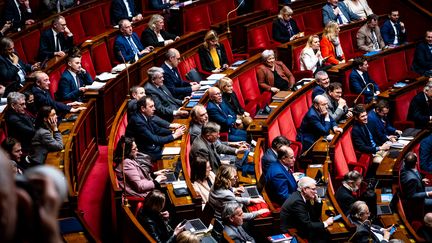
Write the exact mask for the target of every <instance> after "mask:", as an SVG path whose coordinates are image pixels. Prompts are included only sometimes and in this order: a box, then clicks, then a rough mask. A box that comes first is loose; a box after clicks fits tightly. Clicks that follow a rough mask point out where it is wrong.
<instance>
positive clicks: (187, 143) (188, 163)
mask: <svg viewBox="0 0 432 243" xmlns="http://www.w3.org/2000/svg"><path fill="white" fill-rule="evenodd" d="M190 150H191V144H190V134H189V133H188V135H187V136H186V153H185V154H186V158H185V159H186V171H187V173H188V175H189V177H190V176H191V166H190V160H189V153H190Z"/></svg>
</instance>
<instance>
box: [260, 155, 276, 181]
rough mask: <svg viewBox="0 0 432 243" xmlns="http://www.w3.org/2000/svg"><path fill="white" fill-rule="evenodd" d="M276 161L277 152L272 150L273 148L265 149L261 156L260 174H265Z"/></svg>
mask: <svg viewBox="0 0 432 243" xmlns="http://www.w3.org/2000/svg"><path fill="white" fill-rule="evenodd" d="M277 161H278V158H277V154H276V153H275V152H274V151H273V149H270V148H269V149H267V151H265V153H264V155H263V157H262V158H261V167H262V174H263V175H264V176H265V175H266V174H267V170H268V168H269V167H270V165H271V164H273V163H275V162H277Z"/></svg>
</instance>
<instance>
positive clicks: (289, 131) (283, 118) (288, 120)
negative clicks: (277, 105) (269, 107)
mask: <svg viewBox="0 0 432 243" xmlns="http://www.w3.org/2000/svg"><path fill="white" fill-rule="evenodd" d="M292 109H293V108H292V106H291V107H287V108H285V109H284V110H283V111H282V112H281V114H279V116H278V118H277V120H278V122H279V131H280V135H283V136H285V137H286V138H288V139H289V140H291V141H295V140H296V136H297V129H296V127H295V124H294V120H293V118H292V115H291V112H292ZM294 109H295V108H294Z"/></svg>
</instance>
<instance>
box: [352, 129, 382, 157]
mask: <svg viewBox="0 0 432 243" xmlns="http://www.w3.org/2000/svg"><path fill="white" fill-rule="evenodd" d="M366 128H367V126H366V125H363V124H360V123H358V122H357V121H356V122H354V125H353V129H352V131H351V139H352V143H353V145H354V148H355V149H356V150H358V151H360V152H362V153H366V154H375V153H376V152H377V149H376V148H377V147H378V146H380V145H382V144H378V143H377V142H376V139H375V136H374V134H373V133H372V131H370V132H371V133H372V137H373V138H374V142H375V144H376V147H373V146H372V142H371V140H370V137H369V134H368V132H367V130H366Z"/></svg>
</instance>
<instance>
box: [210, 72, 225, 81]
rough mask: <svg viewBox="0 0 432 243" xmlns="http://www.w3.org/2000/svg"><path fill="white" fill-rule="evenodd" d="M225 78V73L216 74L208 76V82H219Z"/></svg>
mask: <svg viewBox="0 0 432 243" xmlns="http://www.w3.org/2000/svg"><path fill="white" fill-rule="evenodd" d="M225 76H226V74H225V73H214V74H212V75H210V76H208V77H207V80H210V79H215V80H219V79H221V78H223V77H225Z"/></svg>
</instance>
